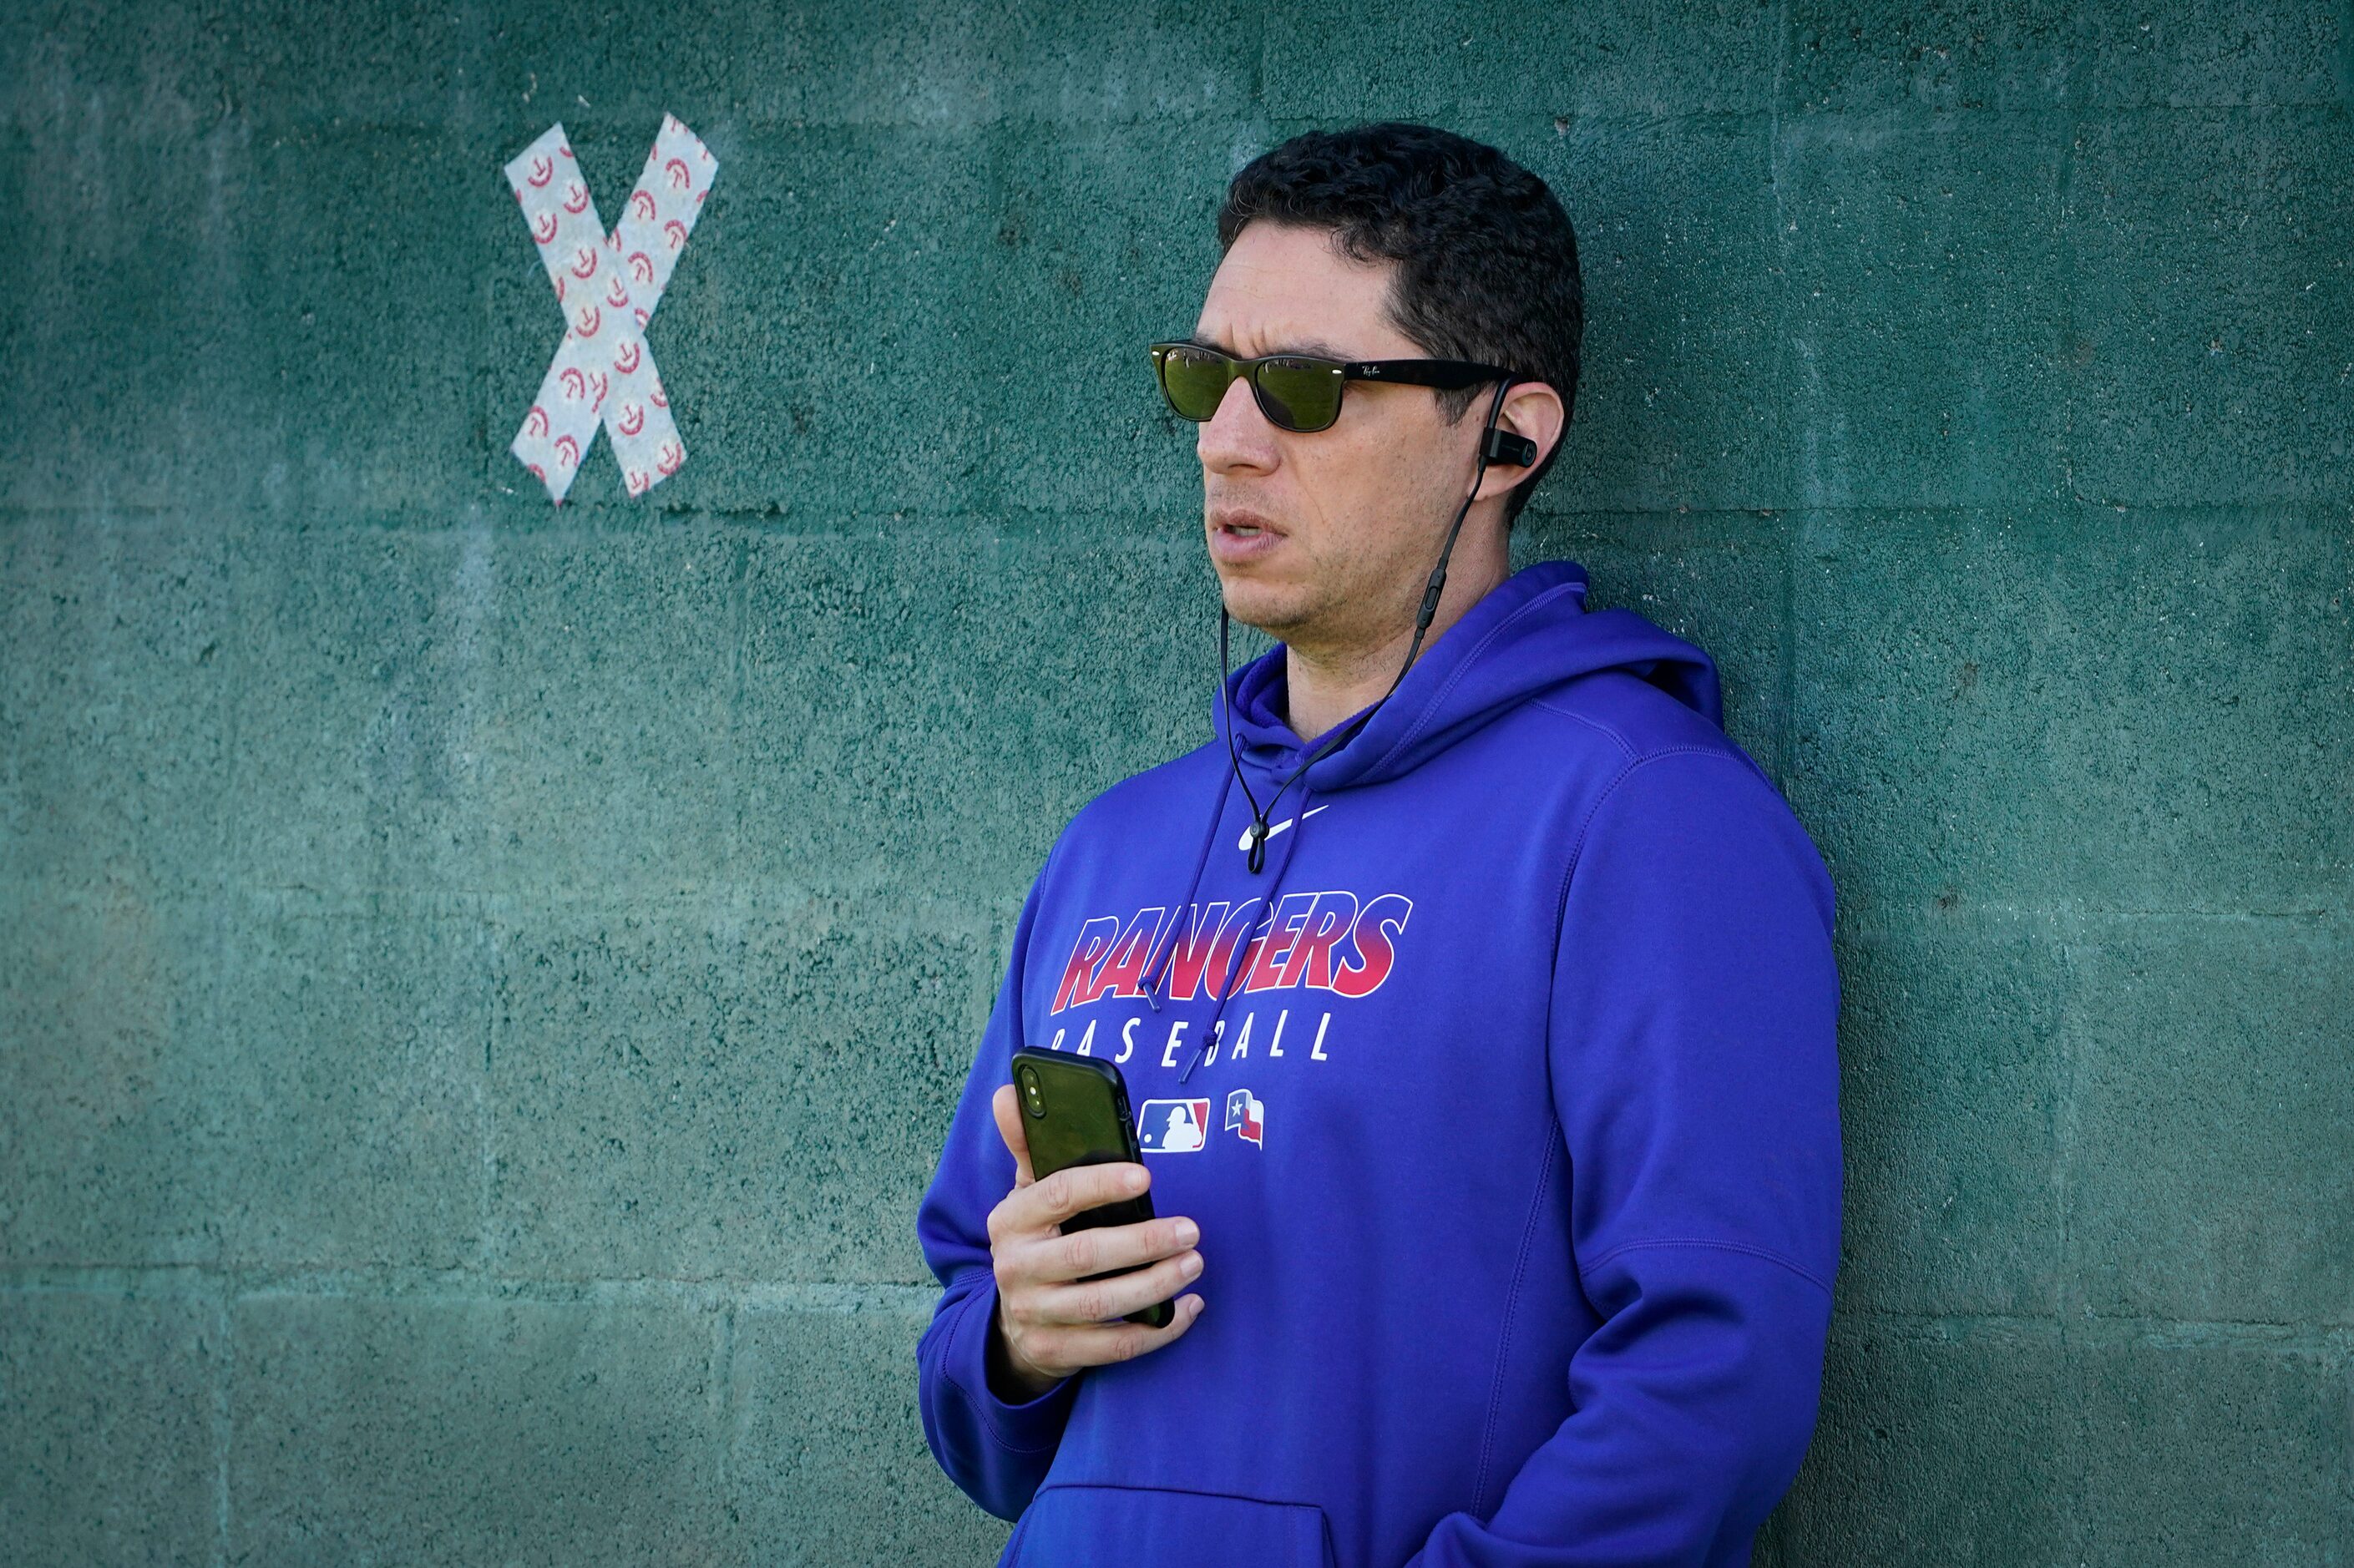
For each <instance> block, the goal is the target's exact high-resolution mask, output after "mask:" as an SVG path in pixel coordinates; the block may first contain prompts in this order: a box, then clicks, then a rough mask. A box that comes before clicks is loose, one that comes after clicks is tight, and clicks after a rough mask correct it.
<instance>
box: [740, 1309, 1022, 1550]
mask: <svg viewBox="0 0 2354 1568" xmlns="http://www.w3.org/2000/svg"><path fill="white" fill-rule="evenodd" d="M906 1294H907V1295H909V1296H911V1297H915V1298H917V1299H916V1300H915V1301H914V1302H913V1303H912V1304H907V1305H896V1304H884V1303H865V1302H857V1301H852V1302H847V1303H844V1304H843V1305H842V1306H814V1305H813V1306H811V1307H808V1308H801V1307H794V1306H769V1305H752V1306H746V1307H742V1308H737V1312H736V1319H735V1340H734V1362H733V1365H734V1376H735V1382H734V1386H733V1388H732V1390H731V1393H730V1405H729V1408H730V1411H731V1414H732V1417H733V1425H732V1426H731V1428H730V1431H729V1435H728V1453H727V1472H728V1500H729V1506H730V1507H731V1508H732V1509H733V1510H734V1511H735V1513H736V1516H737V1519H738V1520H739V1521H740V1525H741V1529H742V1531H743V1537H744V1539H745V1540H747V1541H749V1542H758V1561H760V1562H762V1563H775V1564H778V1565H779V1568H785V1565H786V1564H810V1565H811V1568H816V1565H818V1564H832V1563H841V1564H844V1565H848V1564H867V1563H871V1564H874V1565H875V1568H887V1565H896V1564H900V1563H943V1564H945V1563H993V1562H995V1561H996V1560H997V1555H998V1553H999V1552H1002V1550H1003V1549H1004V1546H1005V1540H1006V1537H1007V1536H1008V1535H1009V1534H1010V1533H1011V1532H1012V1530H1013V1527H1012V1526H1011V1525H1008V1524H1006V1523H1004V1522H1002V1520H997V1519H994V1518H992V1517H991V1516H990V1515H989V1514H986V1513H984V1512H982V1511H981V1510H980V1509H978V1508H975V1507H974V1506H973V1505H972V1503H971V1501H970V1499H968V1498H966V1497H965V1495H964V1494H963V1493H962V1492H960V1491H958V1490H957V1489H956V1487H955V1485H954V1484H953V1483H952V1482H950V1481H949V1478H948V1477H947V1476H946V1475H944V1474H943V1473H942V1472H941V1470H940V1467H939V1466H938V1464H937V1463H936V1462H935V1461H934V1460H933V1458H932V1456H931V1451H930V1450H929V1449H928V1448H927V1447H926V1446H925V1445H924V1425H923V1419H922V1417H921V1415H920V1414H918V1413H917V1408H916V1384H915V1379H914V1377H913V1376H912V1375H911V1374H910V1371H909V1369H910V1368H912V1367H913V1366H914V1364H915V1355H916V1340H917V1338H918V1337H919V1336H920V1335H921V1334H922V1333H923V1330H924V1328H925V1326H926V1324H928V1322H929V1321H930V1318H931V1303H930V1294H929V1293H928V1292H920V1293H918V1292H907V1293H906Z"/></svg>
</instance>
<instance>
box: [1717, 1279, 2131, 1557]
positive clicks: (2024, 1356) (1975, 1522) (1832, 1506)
mask: <svg viewBox="0 0 2354 1568" xmlns="http://www.w3.org/2000/svg"><path fill="white" fill-rule="evenodd" d="M2070 1366H2071V1363H2070V1361H2069V1359H2068V1356H2067V1352H2066V1351H2065V1350H2064V1348H2063V1347H2062V1344H2061V1340H2060V1333H2059V1329H2058V1327H2057V1325H2055V1324H2053V1323H2051V1322H2048V1321H2046V1322H2041V1323H2036V1322H2027V1323H1983V1324H1973V1323H1969V1322H1967V1321H1957V1322H1939V1321H1934V1320H1933V1321H1927V1322H1913V1323H1903V1322H1888V1321H1877V1320H1873V1319H1852V1318H1850V1317H1847V1316H1844V1315H1842V1316H1840V1317H1839V1318H1836V1319H1834V1320H1833V1322H1832V1326H1831V1335H1830V1340H1829V1346H1828V1348H1827V1355H1826V1362H1825V1367H1824V1373H1823V1393H1822V1404H1821V1410H1820V1414H1819V1416H1818V1417H1817V1421H1816V1426H1815V1436H1814V1442H1813V1444H1812V1445H1811V1446H1809V1447H1808V1451H1807V1457H1806V1462H1805V1463H1804V1464H1803V1465H1802V1466H1801V1467H1799V1470H1798V1476H1797V1480H1796V1481H1795V1482H1794V1483H1793V1485H1792V1487H1791V1489H1790V1491H1789V1493H1788V1495H1787V1497H1786V1498H1785V1499H1783V1501H1782V1503H1781V1506H1780V1507H1779V1508H1778V1509H1777V1510H1776V1512H1775V1514H1774V1516H1773V1518H1772V1519H1771V1520H1768V1522H1767V1525H1766V1528H1765V1531H1764V1532H1763V1534H1764V1536H1765V1538H1766V1539H1765V1540H1761V1542H1760V1544H1761V1546H1768V1545H1769V1544H1770V1552H1769V1551H1761V1552H1760V1553H1759V1556H1760V1558H1761V1559H1762V1560H1768V1561H1774V1562H1777V1563H1784V1564H1788V1565H1791V1568H1797V1564H1806V1565H1807V1568H1833V1565H1847V1564H1853V1565H1854V1568H1868V1565H1874V1564H1882V1563H1925V1564H1946V1563H1951V1564H1957V1565H1958V1564H1978V1563H2017V1564H2020V1565H2021V1568H2073V1565H2075V1564H2077V1563H2081V1562H2086V1561H2094V1560H2098V1561H2103V1562H2123V1561H2126V1559H2122V1558H2108V1557H2102V1558H2098V1559H2094V1558H2090V1557H2086V1556H2082V1555H2080V1554H2079V1552H2078V1550H2077V1542H2076V1528H2075V1520H2074V1514H2075V1510H2076V1507H2077V1506H2078V1505H2077V1504H2076V1502H2075V1500H2074V1499H2075V1498H2076V1497H2077V1496H2078V1495H2079V1492H2078V1488H2079V1487H2080V1486H2081V1482H2082V1475H2083V1458H2082V1450H2081V1448H2080V1447H2079V1446H2078V1445H2079V1442H2080V1439H2081V1436H2082V1431H2083V1423H2082V1421H2081V1418H2080V1417H2079V1415H2078V1413H2077V1409H2076V1401H2075V1385H2074V1380H2073V1378H2072V1376H2071V1375H2070Z"/></svg>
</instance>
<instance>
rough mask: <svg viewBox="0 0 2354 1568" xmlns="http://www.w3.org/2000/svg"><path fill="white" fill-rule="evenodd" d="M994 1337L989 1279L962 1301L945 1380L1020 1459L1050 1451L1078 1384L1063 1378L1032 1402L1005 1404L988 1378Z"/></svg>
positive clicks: (1058, 1437) (994, 1301) (994, 1315)
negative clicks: (947, 1376)
mask: <svg viewBox="0 0 2354 1568" xmlns="http://www.w3.org/2000/svg"><path fill="white" fill-rule="evenodd" d="M996 1337H997V1281H996V1280H995V1279H993V1278H992V1279H991V1280H990V1282H989V1283H988V1284H986V1285H984V1286H982V1287H981V1288H980V1289H979V1290H976V1291H974V1292H973V1293H972V1295H971V1296H970V1298H967V1299H966V1302H965V1308H964V1314H963V1316H962V1318H961V1319H960V1320H959V1321H958V1323H957V1327H956V1337H955V1339H954V1340H952V1341H951V1342H950V1344H949V1360H948V1371H949V1377H950V1378H952V1379H953V1380H954V1381H955V1383H956V1385H957V1386H958V1387H959V1388H960V1389H962V1390H963V1391H964V1394H965V1397H966V1399H968V1400H970V1402H971V1404H972V1407H973V1409H974V1411H975V1412H976V1413H977V1414H979V1415H980V1416H981V1424H982V1425H984V1426H986V1427H988V1428H989V1431H990V1433H991V1436H994V1437H995V1438H996V1439H997V1441H998V1442H999V1443H1000V1444H1002V1446H1005V1447H1007V1448H1009V1449H1012V1450H1013V1451H1015V1452H1018V1453H1025V1454H1034V1453H1041V1452H1047V1451H1051V1450H1052V1449H1054V1448H1055V1447H1056V1446H1058V1445H1059V1444H1060V1443H1061V1442H1062V1437H1063V1426H1064V1424H1065V1423H1066V1421H1068V1420H1069V1418H1070V1414H1071V1401H1072V1400H1073V1399H1074V1398H1076V1396H1077V1393H1078V1384H1079V1380H1078V1379H1077V1378H1076V1376H1073V1377H1066V1378H1064V1379H1062V1380H1060V1381H1059V1382H1057V1383H1055V1385H1054V1386H1053V1387H1052V1388H1049V1389H1048V1390H1046V1392H1045V1393H1042V1394H1040V1395H1039V1396H1038V1397H1037V1398H1035V1399H1031V1400H1024V1401H1023V1403H1021V1404H1012V1403H1009V1402H1008V1401H1007V1400H1005V1399H1003V1398H1002V1397H1001V1396H1000V1393H999V1389H1000V1384H999V1383H997V1382H996V1381H995V1380H994V1379H992V1378H991V1376H990V1370H991V1361H994V1360H995V1359H996V1357H995V1356H993V1355H992V1354H991V1348H990V1341H991V1340H994V1339H995V1338H996Z"/></svg>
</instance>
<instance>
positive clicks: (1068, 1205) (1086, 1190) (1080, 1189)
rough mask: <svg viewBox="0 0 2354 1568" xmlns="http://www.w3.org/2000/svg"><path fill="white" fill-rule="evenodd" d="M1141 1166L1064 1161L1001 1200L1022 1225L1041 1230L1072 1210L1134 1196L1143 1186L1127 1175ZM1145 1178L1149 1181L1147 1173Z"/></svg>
mask: <svg viewBox="0 0 2354 1568" xmlns="http://www.w3.org/2000/svg"><path fill="white" fill-rule="evenodd" d="M1143 1170H1144V1167H1143V1166H1141V1165H1138V1164H1135V1163H1133V1162H1130V1161H1126V1160H1122V1161H1118V1162H1115V1163H1110V1164H1104V1165H1068V1166H1065V1167H1064V1168H1063V1169H1062V1170H1060V1171H1055V1173H1054V1174H1053V1175H1052V1176H1049V1177H1047V1178H1046V1179H1045V1180H1044V1181H1040V1182H1038V1183H1037V1184H1036V1185H1034V1186H1031V1187H1026V1188H1023V1189H1022V1190H1021V1191H1019V1192H1015V1193H1013V1195H1011V1196H1010V1197H1008V1198H1007V1199H1006V1200H1005V1201H1006V1202H1007V1204H1008V1205H1010V1206H1012V1207H1013V1211H1014V1212H1013V1215H1012V1216H1011V1217H1012V1218H1013V1219H1015V1220H1016V1221H1018V1222H1019V1224H1020V1225H1021V1227H1022V1228H1023V1229H1024V1230H1039V1231H1043V1230H1044V1229H1046V1228H1047V1227H1048V1226H1049V1225H1059V1224H1062V1223H1063V1222H1064V1221H1065V1220H1067V1219H1069V1218H1070V1217H1071V1216H1072V1215H1073V1214H1077V1213H1086V1212H1087V1210H1089V1209H1096V1208H1101V1207H1102V1206H1103V1205H1104V1204H1106V1203H1116V1202H1120V1201H1121V1200H1122V1199H1124V1198H1133V1197H1135V1196H1136V1195H1137V1193H1138V1192H1141V1191H1143V1189H1142V1188H1140V1187H1131V1186H1129V1184H1128V1181H1129V1177H1131V1176H1133V1175H1136V1174H1137V1173H1139V1172H1140V1171H1143ZM1147 1181H1148V1183H1149V1181H1150V1178H1149V1177H1148V1178H1147Z"/></svg>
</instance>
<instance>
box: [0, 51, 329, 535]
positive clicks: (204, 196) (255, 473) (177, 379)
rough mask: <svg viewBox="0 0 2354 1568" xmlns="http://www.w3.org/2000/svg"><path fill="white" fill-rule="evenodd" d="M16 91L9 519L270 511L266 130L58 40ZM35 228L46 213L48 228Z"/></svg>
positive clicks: (6, 170)
mask: <svg viewBox="0 0 2354 1568" xmlns="http://www.w3.org/2000/svg"><path fill="white" fill-rule="evenodd" d="M27 54H28V55H29V56H30V57H31V58H32V67H31V69H29V70H28V71H27V73H26V74H25V75H23V76H21V77H8V78H5V79H0V103H5V104H6V105H7V110H6V112H7V113H8V116H9V120H10V124H9V125H8V126H7V128H6V129H5V131H0V198H5V200H7V201H8V202H9V203H10V207H9V210H11V211H14V212H16V213H19V214H21V215H24V221H21V222H19V223H18V224H17V225H16V227H15V229H14V231H13V232H12V233H11V234H10V235H9V236H8V237H7V238H5V240H0V264H5V266H6V267H7V269H8V272H9V275H10V276H11V277H12V278H13V279H15V280H16V287H17V288H18V289H19V290H20V291H22V297H23V298H24V299H25V300H26V302H27V306H26V308H25V309H23V310H21V311H19V312H17V313H16V319H15V320H14V321H12V322H11V323H10V326H9V330H8V331H7V332H6V333H5V334H0V386H5V387H7V388H8V390H7V392H6V394H5V398H4V399H0V419H5V428H6V429H7V432H8V461H7V462H6V463H5V464H0V504H5V505H7V506H9V507H11V508H36V507H63V508H75V509H89V510H107V509H111V508H118V507H119V508H123V509H126V510H127V509H140V508H160V509H173V510H180V511H200V510H202V509H204V508H205V507H207V506H208V505H232V506H234V505H253V504H260V503H261V502H262V501H263V500H265V499H266V497H267V495H268V493H269V486H270V482H271V480H272V479H273V477H281V476H282V475H277V474H274V473H273V470H272V467H271V464H272V461H273V460H274V458H275V457H276V456H277V455H278V451H279V449H278V447H277V446H276V443H275V440H274V438H273V434H272V431H271V428H270V426H271V421H270V419H269V418H265V417H264V416H265V414H266V413H267V411H268V410H267V408H266V407H265V401H266V389H264V388H262V387H259V386H257V384H256V382H255V378H254V373H253V360H252V354H251V352H250V343H251V339H250V333H249V316H248V313H247V307H248V303H249V302H248V299H247V297H246V292H247V278H246V275H245V268H246V266H247V263H248V250H247V243H246V238H247V230H246V221H247V218H248V216H249V215H248V214H247V213H246V212H245V210H244V208H245V203H246V199H247V196H248V194H249V188H250V185H251V172H252V168H253V162H252V146H251V143H252V135H251V131H250V128H249V127H248V126H246V125H244V124H242V123H240V122H237V121H235V120H232V119H228V118H225V117H223V116H222V115H221V114H220V113H219V111H218V106H217V101H201V100H199V99H192V98H190V97H188V96H186V93H188V92H192V91H196V92H200V91H203V90H204V88H203V86H202V84H199V83H195V82H173V81H170V80H169V79H168V75H169V73H168V72H165V73H162V74H163V75H164V76H165V77H166V79H164V80H159V81H155V82H154V83H152V84H150V85H146V86H137V85H130V84H127V83H125V82H124V81H123V80H122V77H123V76H124V75H129V74H132V73H133V72H134V71H135V70H136V69H137V68H136V67H129V68H126V69H124V70H122V71H120V72H101V75H100V79H99V81H97V82H94V83H91V84H89V85H85V84H84V83H83V81H82V79H81V78H80V62H79V61H78V60H76V59H75V58H72V57H71V56H69V55H67V54H64V53H62V52H61V51H60V50H59V49H58V48H56V47H55V46H54V45H53V44H51V43H50V42H48V40H42V41H40V42H37V43H36V44H35V45H34V46H33V47H32V48H29V49H28V50H27ZM35 215H37V217H36V216H35Z"/></svg>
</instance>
